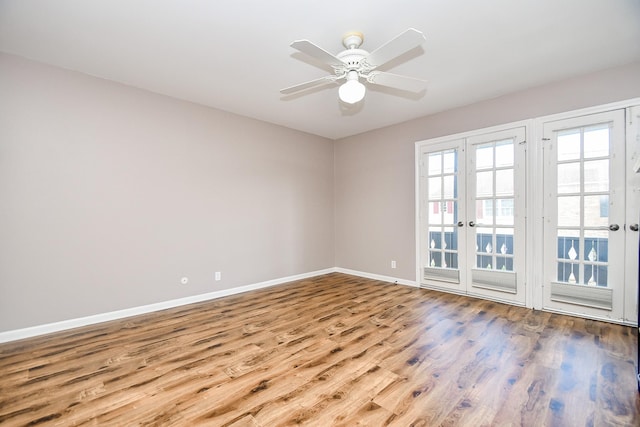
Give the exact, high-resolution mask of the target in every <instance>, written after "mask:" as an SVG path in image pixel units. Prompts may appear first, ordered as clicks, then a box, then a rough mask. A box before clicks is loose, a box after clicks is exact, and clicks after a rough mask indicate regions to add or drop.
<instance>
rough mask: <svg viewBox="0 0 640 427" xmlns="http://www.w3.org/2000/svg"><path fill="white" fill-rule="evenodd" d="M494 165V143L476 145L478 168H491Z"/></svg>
mask: <svg viewBox="0 0 640 427" xmlns="http://www.w3.org/2000/svg"><path fill="white" fill-rule="evenodd" d="M492 167H493V144H492V143H489V144H482V145H478V146H476V170H481V169H490V168H492Z"/></svg>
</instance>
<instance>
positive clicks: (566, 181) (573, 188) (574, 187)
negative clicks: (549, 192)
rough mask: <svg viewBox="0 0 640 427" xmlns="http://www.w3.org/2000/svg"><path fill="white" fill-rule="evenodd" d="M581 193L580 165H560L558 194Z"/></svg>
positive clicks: (575, 163) (576, 163) (574, 163)
mask: <svg viewBox="0 0 640 427" xmlns="http://www.w3.org/2000/svg"><path fill="white" fill-rule="evenodd" d="M579 192H580V163H578V162H572V163H560V164H559V165H558V194H563V193H579Z"/></svg>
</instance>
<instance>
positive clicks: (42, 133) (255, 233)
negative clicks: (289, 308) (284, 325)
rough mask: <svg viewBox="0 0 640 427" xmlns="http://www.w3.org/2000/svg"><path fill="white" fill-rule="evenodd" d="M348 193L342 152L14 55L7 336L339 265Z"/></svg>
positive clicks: (4, 267)
mask: <svg viewBox="0 0 640 427" xmlns="http://www.w3.org/2000/svg"><path fill="white" fill-rule="evenodd" d="M333 188H334V185H333V141H330V140H327V139H324V138H320V137H316V136H312V135H308V134H304V133H301V132H297V131H293V130H290V129H286V128H283V127H278V126H274V125H270V124H267V123H263V122H260V121H256V120H252V119H248V118H243V117H239V116H236V115H233V114H228V113H225V112H221V111H216V110H212V109H209V108H204V107H201V106H197V105H194V104H190V103H187V102H182V101H179V100H175V99H171V98H168V97H164V96H160V95H156V94H152V93H149V92H145V91H141V90H138V89H134V88H130V87H126V86H123V85H119V84H116V83H111V82H108V81H105V80H101V79H97V78H92V77H89V76H85V75H82V74H79V73H74V72H70V71H65V70H61V69H58V68H53V67H48V66H45V65H41V64H37V63H34V62H31V61H27V60H24V59H19V58H17V57H14V56H10V55H1V56H0V332H1V331H7V330H15V329H20V328H25V327H29V326H35V325H42V324H47V323H51V322H56V321H61V320H67V319H74V318H79V317H83V316H87V315H94V314H101V313H106V312H110V311H115V310H120V309H125V308H130V307H137V306H141V305H146V304H151V303H155V302H162V301H168V300H172V299H177V298H182V297H186V296H192V295H199V294H205V293H209V292H214V291H217V290H223V289H228V288H233V287H237V286H242V285H247V284H254V283H258V282H261V281H266V280H271V279H276V278H282V277H287V276H291V275H295V274H302V273H308V272H312V271H316V270H320V269H325V268H330V267H333V265H334V241H333V232H334V223H333V212H334V206H333V199H334V198H333ZM215 271H220V272H222V279H223V280H221V281H218V282H216V281H214V280H213V279H214V272H215ZM182 276H188V277H189V279H190V282H189V283H188V284H187V285H181V284H180V278H181V277H182Z"/></svg>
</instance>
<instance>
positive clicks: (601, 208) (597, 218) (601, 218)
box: [584, 195, 609, 227]
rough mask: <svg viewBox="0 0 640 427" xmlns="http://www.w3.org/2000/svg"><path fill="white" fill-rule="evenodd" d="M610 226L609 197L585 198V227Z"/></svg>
mask: <svg viewBox="0 0 640 427" xmlns="http://www.w3.org/2000/svg"><path fill="white" fill-rule="evenodd" d="M608 225H609V195H602V196H584V226H585V227H606V226H608Z"/></svg>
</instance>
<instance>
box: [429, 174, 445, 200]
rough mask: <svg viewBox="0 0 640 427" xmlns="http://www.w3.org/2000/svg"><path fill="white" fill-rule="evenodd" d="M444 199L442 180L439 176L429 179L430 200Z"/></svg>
mask: <svg viewBox="0 0 640 427" xmlns="http://www.w3.org/2000/svg"><path fill="white" fill-rule="evenodd" d="M441 197H442V178H441V177H439V176H436V177H433V178H429V200H434V199H440V198H441Z"/></svg>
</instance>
